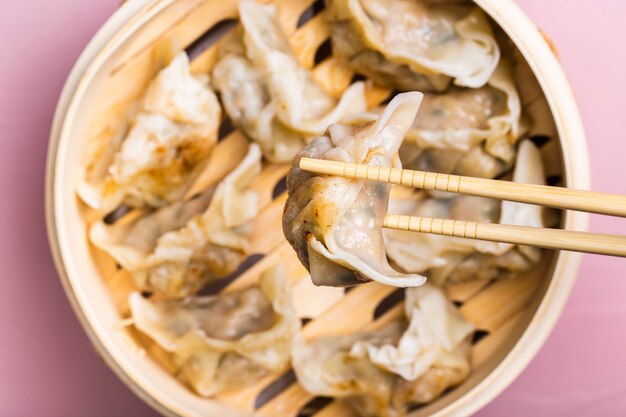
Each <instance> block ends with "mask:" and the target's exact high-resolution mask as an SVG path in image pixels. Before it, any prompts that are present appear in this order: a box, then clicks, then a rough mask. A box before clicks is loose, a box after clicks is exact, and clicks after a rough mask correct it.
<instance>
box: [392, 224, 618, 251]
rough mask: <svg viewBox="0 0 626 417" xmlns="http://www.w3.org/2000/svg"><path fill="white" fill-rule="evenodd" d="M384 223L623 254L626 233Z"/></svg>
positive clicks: (424, 229)
mask: <svg viewBox="0 0 626 417" xmlns="http://www.w3.org/2000/svg"><path fill="white" fill-rule="evenodd" d="M383 227H386V228H389V229H396V230H406V231H411V232H421V233H430V234H435V235H444V236H454V237H463V238H468V239H480V240H489V241H492V242H504V243H512V244H516V245H527V246H537V247H540V248H547V249H561V250H569V251H574V252H585V253H595V254H599V255H610V256H621V257H626V237H624V236H613V235H605V234H600V233H588V232H576V231H572V230H562V229H546V228H542V227H528V226H513V225H505V224H498V223H476V222H468V221H463V220H451V219H432V218H427V217H417V216H402V215H397V214H388V215H387V217H385V221H384V223H383Z"/></svg>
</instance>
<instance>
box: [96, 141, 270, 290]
mask: <svg viewBox="0 0 626 417" xmlns="http://www.w3.org/2000/svg"><path fill="white" fill-rule="evenodd" d="M260 172H261V151H260V149H259V147H258V145H256V144H252V145H250V149H249V151H248V154H247V155H246V157H245V158H244V159H243V161H242V162H241V163H240V165H239V166H238V167H237V168H236V169H235V170H234V171H233V172H231V173H230V174H228V175H227V176H226V177H225V178H224V180H223V181H222V182H221V183H219V185H218V186H217V187H216V188H215V189H212V190H207V191H206V192H205V193H203V194H202V195H200V196H199V197H198V198H196V199H194V200H191V201H189V202H177V203H173V204H172V205H170V206H166V207H164V208H161V209H159V210H157V211H154V212H152V213H148V214H147V215H145V216H143V217H139V218H137V219H135V220H134V221H124V218H122V219H120V221H118V222H116V223H114V224H113V225H106V224H105V223H104V222H102V221H100V222H97V223H95V224H94V225H93V226H92V227H91V229H90V239H91V241H92V243H93V244H94V245H96V246H97V247H99V248H101V249H103V250H104V251H106V252H108V253H109V254H110V255H111V256H112V257H113V258H114V259H115V260H116V261H117V262H118V263H119V264H120V265H121V266H122V268H124V269H125V270H127V271H129V272H130V273H131V275H132V276H133V278H134V280H135V283H136V284H137V286H138V287H139V288H141V289H143V290H148V291H155V292H158V293H160V294H164V295H168V296H185V295H189V294H192V293H194V292H195V291H197V290H198V289H200V288H201V287H202V286H203V285H205V284H206V283H207V282H209V281H212V280H215V279H220V278H224V277H226V276H228V275H229V274H230V273H232V272H234V271H235V270H236V269H237V268H238V267H239V265H240V264H241V262H243V261H244V260H245V257H246V256H247V253H248V250H249V243H248V240H249V238H250V235H251V233H252V228H253V220H254V217H255V216H256V215H257V212H258V204H257V198H258V197H257V194H256V192H255V191H253V190H251V189H250V188H249V185H250V182H251V181H252V179H253V178H255V177H256V176H257V175H258V174H259V173H260Z"/></svg>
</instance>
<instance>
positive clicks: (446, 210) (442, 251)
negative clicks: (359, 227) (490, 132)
mask: <svg viewBox="0 0 626 417" xmlns="http://www.w3.org/2000/svg"><path fill="white" fill-rule="evenodd" d="M512 180H513V181H514V182H519V183H524V184H540V185H543V184H545V173H544V168H543V162H542V159H541V153H540V151H539V149H537V147H536V146H535V145H534V144H533V143H532V141H530V140H523V141H521V142H520V145H519V150H518V153H517V157H516V162H515V170H514V172H513V178H512ZM442 197H443V198H435V197H432V196H430V197H429V196H427V195H426V194H425V193H420V195H409V196H408V198H402V199H398V200H394V199H392V200H391V201H390V203H389V210H390V212H393V213H394V214H403V215H410V216H420V217H432V218H444V219H456V220H466V221H474V222H482V223H496V222H499V223H502V224H511V225H518V226H530V227H546V226H547V225H546V223H545V219H544V213H543V211H544V210H543V209H542V207H540V206H536V205H529V204H522V203H515V202H511V201H503V202H500V201H496V200H491V199H486V198H480V197H471V196H442ZM383 236H384V238H385V242H386V248H387V255H388V256H389V258H390V259H391V260H393V261H394V263H395V264H396V265H398V266H399V267H400V268H402V269H403V270H405V271H409V272H414V273H426V272H427V275H428V276H429V278H430V279H431V280H432V282H434V283H436V284H438V285H443V284H444V283H446V282H460V281H467V280H472V279H492V278H499V277H504V276H507V275H512V274H513V273H516V272H521V271H524V270H527V269H528V268H530V267H531V266H532V265H534V264H536V263H537V262H538V261H539V259H540V258H541V251H540V250H539V249H537V248H532V247H529V246H517V245H509V244H504V243H495V242H487V241H481V240H473V239H461V238H453V237H448V236H436V235H431V234H425V233H414V232H405V231H400V230H391V229H386V230H384V231H383Z"/></svg>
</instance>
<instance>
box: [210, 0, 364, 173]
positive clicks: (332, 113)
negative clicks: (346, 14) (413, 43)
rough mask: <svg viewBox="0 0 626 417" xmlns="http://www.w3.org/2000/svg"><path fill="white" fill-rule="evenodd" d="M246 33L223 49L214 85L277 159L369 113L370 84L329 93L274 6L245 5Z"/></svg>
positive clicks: (230, 111) (233, 112)
mask: <svg viewBox="0 0 626 417" xmlns="http://www.w3.org/2000/svg"><path fill="white" fill-rule="evenodd" d="M239 15H240V18H241V23H242V26H243V32H236V33H234V34H232V35H231V37H230V39H229V41H228V42H225V45H224V46H223V47H222V49H221V51H220V55H221V57H220V60H219V62H218V63H217V65H216V66H215V69H214V70H213V83H214V86H215V88H216V89H217V90H218V91H219V92H220V94H221V97H222V101H223V103H224V108H225V110H226V112H227V113H228V115H229V117H230V118H231V120H232V121H233V122H234V123H235V125H237V126H238V127H240V128H241V129H242V131H243V132H244V133H245V134H246V135H247V136H248V137H249V138H251V139H252V140H254V141H255V142H257V143H259V144H260V145H261V148H262V149H263V154H264V156H265V157H267V158H268V159H269V160H271V161H273V162H286V161H290V160H291V159H293V157H294V155H295V154H296V153H297V152H298V151H300V150H301V149H302V148H303V147H304V145H305V144H306V142H307V141H310V139H312V138H313V137H314V136H316V135H320V134H322V133H324V131H325V130H326V128H327V127H328V126H329V125H330V124H332V123H336V122H338V121H340V120H342V118H343V117H344V116H345V115H347V114H350V113H352V112H359V111H364V110H365V108H366V101H365V95H364V84H363V83H362V82H357V83H354V84H353V85H352V86H350V87H349V88H348V89H347V90H346V91H345V92H344V94H343V95H342V96H341V98H340V99H339V100H336V99H335V98H333V97H332V96H330V95H329V94H327V93H326V92H325V91H324V90H323V89H322V88H321V87H320V86H319V85H318V84H317V83H316V82H315V81H314V79H313V77H312V74H311V72H310V71H309V70H308V69H306V68H304V67H302V66H301V65H300V63H299V62H298V60H297V58H296V56H295V55H294V53H293V51H292V49H291V47H290V45H289V42H288V39H287V37H286V35H285V34H284V33H283V31H282V29H281V28H280V25H279V23H278V19H277V16H276V7H275V6H274V5H262V4H259V3H256V2H255V1H253V0H244V1H241V2H240V3H239Z"/></svg>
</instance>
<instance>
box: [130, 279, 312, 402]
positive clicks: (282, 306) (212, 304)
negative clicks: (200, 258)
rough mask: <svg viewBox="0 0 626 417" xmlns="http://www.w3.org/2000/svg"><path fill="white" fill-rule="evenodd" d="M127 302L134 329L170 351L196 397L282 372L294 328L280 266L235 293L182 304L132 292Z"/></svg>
mask: <svg viewBox="0 0 626 417" xmlns="http://www.w3.org/2000/svg"><path fill="white" fill-rule="evenodd" d="M129 304H130V308H131V313H132V318H133V322H134V325H135V327H136V328H137V329H139V330H140V331H141V332H143V333H145V334H146V335H148V336H149V337H150V338H151V339H153V340H154V341H155V342H156V343H157V344H158V345H159V346H161V347H162V348H163V349H165V350H166V351H168V352H170V353H172V355H173V359H174V362H175V364H176V366H177V367H178V372H177V373H178V375H179V377H180V378H181V379H182V380H184V381H185V382H187V383H188V384H189V385H191V387H192V388H193V389H194V391H196V392H197V393H198V394H200V395H202V396H211V395H214V394H216V393H218V392H220V391H222V390H225V389H229V388H239V387H242V386H245V385H249V384H252V383H254V382H255V381H257V380H258V379H260V378H262V377H263V376H265V375H267V374H269V373H273V372H282V371H284V370H285V369H286V368H287V367H288V366H289V358H290V349H291V341H292V339H293V337H294V336H295V334H296V333H297V332H298V329H299V327H300V322H299V320H298V319H297V316H296V313H295V310H294V307H293V304H292V300H291V294H290V289H289V280H288V279H287V277H285V275H284V272H283V270H282V268H280V267H275V268H274V269H271V270H268V271H266V272H265V273H263V274H262V275H261V278H260V280H259V283H258V284H257V285H253V286H251V287H248V288H244V289H241V290H238V291H233V292H229V293H225V294H220V295H217V296H208V297H190V298H187V299H184V300H182V301H151V300H149V299H145V298H143V297H142V296H141V295H140V294H139V293H132V294H131V295H130V299H129Z"/></svg>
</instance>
